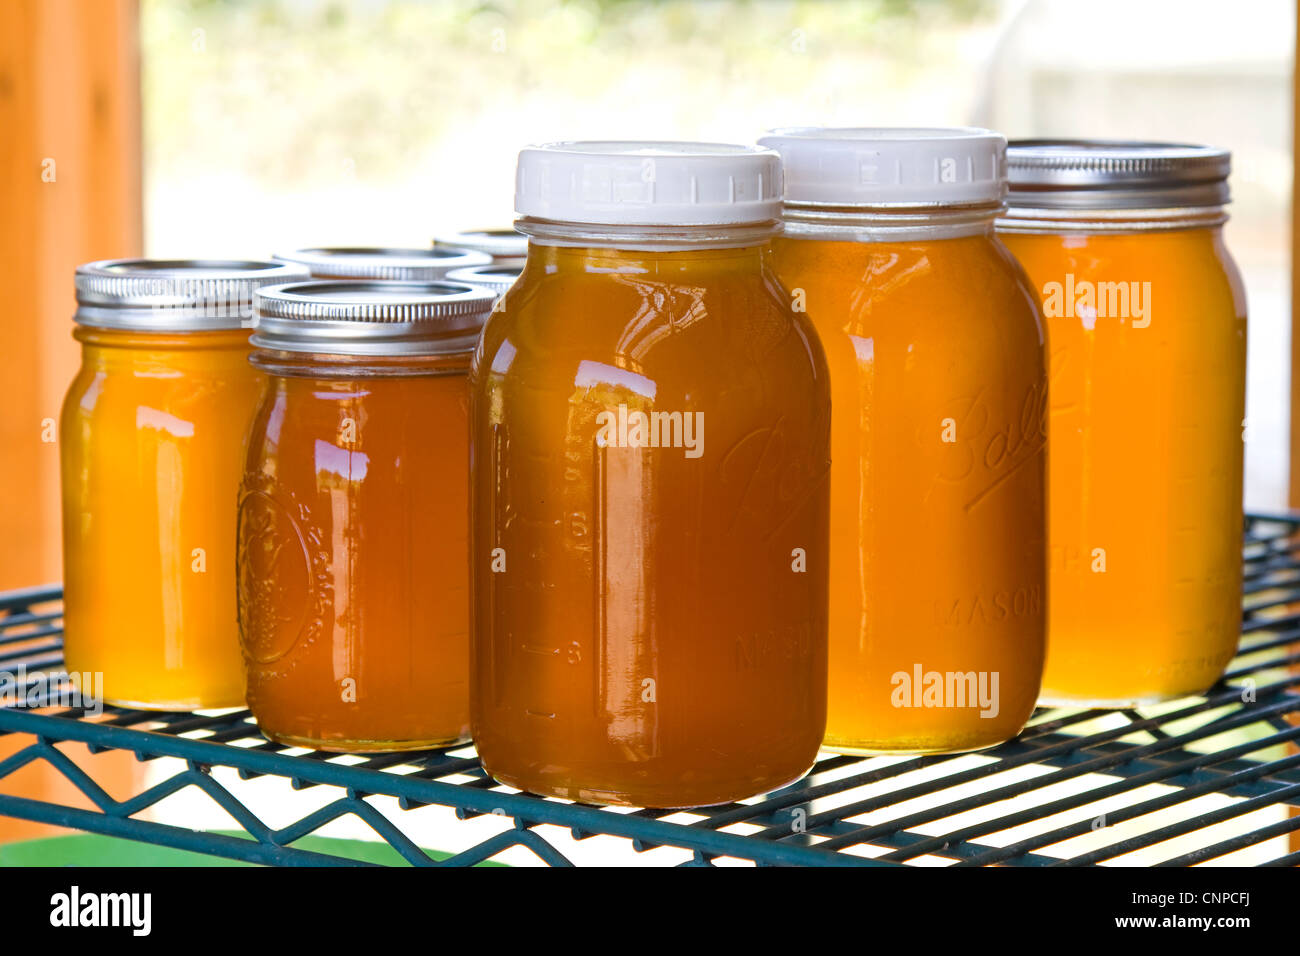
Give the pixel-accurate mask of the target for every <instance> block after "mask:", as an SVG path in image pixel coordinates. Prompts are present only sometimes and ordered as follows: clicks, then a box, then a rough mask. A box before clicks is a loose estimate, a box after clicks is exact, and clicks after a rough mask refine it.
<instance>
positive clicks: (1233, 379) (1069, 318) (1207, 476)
mask: <svg viewBox="0 0 1300 956" xmlns="http://www.w3.org/2000/svg"><path fill="white" fill-rule="evenodd" d="M1008 156H1009V159H1010V173H1011V196H1010V207H1011V208H1010V209H1009V210H1008V212H1007V215H1006V217H1005V218H1004V219H1002V220H1000V221H999V224H998V229H999V232H1000V233H1001V234H1002V238H1003V241H1005V242H1006V244H1007V246H1008V247H1009V248H1010V249H1011V251H1012V252H1014V253H1015V254H1016V256H1017V257H1019V259H1020V261H1021V263H1023V265H1024V267H1025V269H1026V270H1027V271H1028V273H1029V276H1030V278H1031V279H1032V280H1033V282H1034V285H1035V286H1036V288H1037V289H1038V292H1039V293H1040V294H1041V296H1042V298H1043V311H1044V314H1045V316H1046V323H1047V334H1048V335H1047V337H1048V346H1049V351H1050V354H1051V362H1050V368H1051V381H1050V389H1051V419H1050V421H1051V424H1050V442H1051V484H1050V493H1049V495H1048V499H1049V501H1050V502H1051V520H1050V527H1049V534H1048V538H1049V542H1050V547H1051V561H1050V567H1049V579H1050V588H1049V600H1048V607H1049V609H1050V611H1049V626H1048V655H1047V670H1046V673H1045V675H1044V679H1043V699H1044V700H1045V701H1048V702H1054V703H1065V704H1085V705H1091V706H1128V705H1132V704H1135V703H1140V702H1151V701H1158V700H1163V699H1168V698H1174V697H1182V696H1185V695H1187V694H1195V693H1199V692H1201V691H1204V690H1205V689H1206V688H1208V687H1209V686H1210V685H1211V684H1212V683H1214V681H1215V680H1216V679H1217V678H1218V677H1219V675H1220V674H1222V673H1223V670H1224V668H1225V667H1226V666H1227V664H1228V661H1229V660H1231V659H1232V655H1233V653H1234V651H1235V649H1236V646H1237V638H1238V634H1239V632H1240V630H1239V629H1240V625H1241V585H1242V581H1241V531H1242V500H1241V498H1242V450H1243V446H1242V439H1243V437H1244V427H1245V421H1244V416H1245V376H1246V301H1245V294H1244V291H1243V288H1242V284H1241V278H1240V276H1239V275H1238V273H1237V268H1236V266H1235V265H1234V264H1233V261H1232V258H1231V256H1230V255H1229V254H1228V251H1227V248H1226V247H1225V246H1224V242H1223V222H1224V220H1225V219H1226V218H1227V217H1226V215H1225V214H1224V209H1223V204H1224V203H1225V202H1226V201H1227V198H1228V193H1227V177H1228V171H1229V162H1230V158H1229V155H1228V153H1227V152H1225V151H1223V150H1217V149H1210V148H1207V147H1198V146H1178V145H1170V144H1158V143H1157V144H1152V143H1088V142H1054V141H1035V142H1025V143H1016V144H1013V145H1012V148H1011V149H1010V150H1009V153H1008Z"/></svg>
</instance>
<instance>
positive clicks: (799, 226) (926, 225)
mask: <svg viewBox="0 0 1300 956" xmlns="http://www.w3.org/2000/svg"><path fill="white" fill-rule="evenodd" d="M1004 208H1005V207H1004V206H1003V205H1002V204H1001V203H998V202H989V203H969V204H960V205H937V204H930V205H918V206H902V205H897V206H896V205H888V206H886V205H881V206H831V205H826V204H823V203H803V202H786V204H785V208H784V213H783V217H784V222H783V228H782V232H783V234H784V235H785V237H786V238H787V239H813V240H820V241H823V242H915V241H918V240H926V239H963V238H966V237H968V236H991V235H992V234H993V223H994V220H995V219H996V218H997V216H998V215H999V214H1000V213H1001V212H1003V210H1004Z"/></svg>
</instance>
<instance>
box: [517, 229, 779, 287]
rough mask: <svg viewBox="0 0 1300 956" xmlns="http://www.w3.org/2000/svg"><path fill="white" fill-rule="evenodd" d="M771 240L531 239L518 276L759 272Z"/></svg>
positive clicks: (676, 277)
mask: <svg viewBox="0 0 1300 956" xmlns="http://www.w3.org/2000/svg"><path fill="white" fill-rule="evenodd" d="M769 248H770V245H769V240H767V239H764V240H763V242H762V244H761V245H754V246H723V247H703V248H692V249H680V250H668V249H658V250H647V249H626V248H621V247H612V246H599V245H598V246H548V245H539V244H536V243H530V244H529V247H528V261H527V263H526V264H525V266H524V271H523V273H522V274H521V277H520V281H524V280H525V279H527V278H528V277H530V276H536V275H539V274H544V275H586V276H591V275H616V276H654V277H659V278H662V279H672V280H673V281H679V282H680V281H690V280H691V278H692V277H697V276H698V277H703V276H706V275H707V276H708V277H713V278H716V277H718V276H720V275H726V274H730V275H746V274H755V275H756V274H758V273H759V272H760V271H761V270H762V269H763V262H764V258H763V256H764V253H765V251H766V250H768V249H769Z"/></svg>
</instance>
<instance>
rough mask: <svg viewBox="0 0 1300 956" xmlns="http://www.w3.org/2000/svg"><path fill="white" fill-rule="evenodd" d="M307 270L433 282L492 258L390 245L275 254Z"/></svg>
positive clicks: (321, 275)
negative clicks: (392, 247)
mask: <svg viewBox="0 0 1300 956" xmlns="http://www.w3.org/2000/svg"><path fill="white" fill-rule="evenodd" d="M275 258H276V259H277V260H279V261H280V262H292V263H294V264H296V265H299V266H302V267H303V268H304V269H307V270H308V271H310V273H311V276H312V278H313V279H389V280H393V281H397V282H436V281H437V280H439V279H442V278H444V277H445V276H446V275H447V273H449V272H451V271H452V270H454V269H469V268H471V267H473V266H485V265H489V264H491V262H492V259H491V257H490V256H488V255H485V254H484V253H482V252H474V251H473V250H470V249H447V248H435V249H389V248H384V247H360V246H350V247H333V248H314V249H298V250H296V251H294V252H286V253H282V254H280V255H278V256H276V257H275Z"/></svg>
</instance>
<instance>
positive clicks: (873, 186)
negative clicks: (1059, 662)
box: [760, 128, 1046, 753]
mask: <svg viewBox="0 0 1300 956" xmlns="http://www.w3.org/2000/svg"><path fill="white" fill-rule="evenodd" d="M760 143H762V144H764V145H768V146H771V147H773V148H775V149H777V150H778V151H779V152H780V153H781V157H782V160H783V162H784V165H785V211H784V233H783V236H782V237H781V238H779V239H777V240H776V242H775V243H774V250H775V251H774V263H775V269H776V272H777V276H778V277H779V278H780V280H781V282H782V284H783V285H784V286H785V288H786V289H787V290H788V292H789V294H790V296H791V298H792V300H793V301H794V303H795V305H796V307H797V308H802V309H806V311H807V314H808V317H809V318H810V319H811V320H812V323H813V325H814V326H815V327H816V329H817V333H818V335H819V336H820V338H821V342H822V346H823V347H824V349H825V351H826V357H827V362H828V364H829V368H830V384H831V392H832V397H833V412H832V417H831V462H832V465H831V552H830V562H831V588H830V688H829V705H828V706H829V711H828V716H827V728H826V746H827V747H828V748H830V749H832V750H838V751H842V752H846V753H890V752H900V751H906V752H918V753H938V752H952V751H963V750H974V749H978V748H982V747H988V746H992V745H994V744H997V743H999V742H1001V741H1004V740H1007V739H1008V738H1010V737H1013V736H1014V735H1015V734H1016V733H1018V732H1019V730H1020V728H1021V727H1022V726H1024V724H1025V721H1026V720H1027V719H1028V718H1029V716H1030V714H1031V713H1032V712H1033V708H1034V701H1035V698H1036V697H1037V695H1038V689H1039V679H1040V677H1041V676H1042V667H1043V653H1044V648H1043V642H1044V629H1045V613H1046V611H1045V608H1046V605H1045V598H1046V594H1045V584H1046V582H1045V573H1046V553H1045V547H1046V546H1045V533H1044V532H1045V527H1044V523H1045V502H1044V498H1043V493H1044V482H1045V468H1046V464H1045V453H1044V445H1045V421H1044V415H1045V405H1046V373H1045V368H1044V357H1045V356H1044V345H1043V328H1042V324H1041V320H1040V317H1039V313H1038V306H1037V302H1036V299H1035V297H1034V294H1033V291H1032V289H1031V288H1030V287H1029V285H1028V283H1027V281H1026V280H1025V276H1024V273H1023V272H1022V271H1021V269H1020V268H1019V266H1018V265H1017V264H1016V262H1015V260H1014V259H1013V258H1012V257H1011V255H1010V254H1009V253H1008V252H1007V251H1006V249H1004V248H1003V247H1002V245H1001V244H1000V243H999V242H998V241H997V239H995V238H994V235H993V222H994V218H995V216H996V215H997V214H998V212H1000V211H1001V209H1002V201H1003V195H1004V191H1005V188H1006V182H1005V158H1004V157H1005V148H1006V143H1005V141H1004V140H1003V139H1002V137H1001V136H999V135H997V134H995V133H990V132H988V131H987V130H975V129H821V128H801V129H787V130H776V131H774V132H773V134H772V135H769V136H767V137H764V138H763V139H761V140H760Z"/></svg>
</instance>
